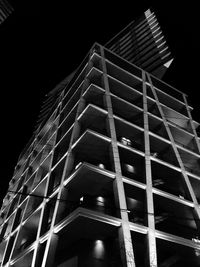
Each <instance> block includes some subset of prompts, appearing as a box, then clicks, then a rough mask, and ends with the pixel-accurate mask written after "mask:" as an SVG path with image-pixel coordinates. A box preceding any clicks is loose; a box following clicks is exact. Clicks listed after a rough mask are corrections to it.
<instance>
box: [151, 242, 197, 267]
mask: <svg viewBox="0 0 200 267" xmlns="http://www.w3.org/2000/svg"><path fill="white" fill-rule="evenodd" d="M156 244H157V257H158V266H161V267H162V266H163V267H164V266H181V267H188V266H191V267H198V266H200V257H199V251H200V248H199V249H197V248H193V247H191V245H192V244H191V242H189V241H188V242H187V245H180V244H177V243H175V242H170V241H167V240H163V239H159V238H157V240H156ZM194 245H195V244H194Z"/></svg>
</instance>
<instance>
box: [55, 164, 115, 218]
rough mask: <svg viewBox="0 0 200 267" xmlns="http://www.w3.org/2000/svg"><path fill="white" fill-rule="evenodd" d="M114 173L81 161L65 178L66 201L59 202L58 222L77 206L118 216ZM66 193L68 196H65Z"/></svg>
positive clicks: (64, 191) (64, 192)
mask: <svg viewBox="0 0 200 267" xmlns="http://www.w3.org/2000/svg"><path fill="white" fill-rule="evenodd" d="M114 177H115V176H114V173H112V172H108V171H107V170H105V169H103V168H101V167H97V166H94V165H91V164H88V163H81V164H79V165H78V167H77V168H76V169H75V170H74V172H73V173H72V174H71V176H70V177H69V178H68V179H66V180H65V182H64V184H65V188H64V189H63V198H64V199H65V201H64V202H60V203H59V209H58V217H57V220H56V221H57V222H59V221H60V220H62V219H65V218H66V217H67V216H68V215H69V214H71V213H72V212H73V211H74V210H76V209H77V208H80V207H82V208H86V209H90V210H93V211H95V212H100V213H103V214H108V215H111V216H117V209H116V207H115V201H114V194H113V180H114ZM65 195H66V197H65Z"/></svg>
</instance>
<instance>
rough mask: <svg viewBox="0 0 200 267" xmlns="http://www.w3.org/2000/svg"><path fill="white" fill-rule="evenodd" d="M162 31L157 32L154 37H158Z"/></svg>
mask: <svg viewBox="0 0 200 267" xmlns="http://www.w3.org/2000/svg"><path fill="white" fill-rule="evenodd" d="M161 33H162V32H161V31H160V32H159V33H157V34H156V35H154V37H153V38H156V37H158V36H159V35H160V34H161Z"/></svg>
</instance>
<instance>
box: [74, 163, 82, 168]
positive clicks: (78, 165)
mask: <svg viewBox="0 0 200 267" xmlns="http://www.w3.org/2000/svg"><path fill="white" fill-rule="evenodd" d="M81 164H82V162H81V161H80V162H79V163H78V164H77V165H76V167H75V170H77V169H78V168H79V167H80V165H81Z"/></svg>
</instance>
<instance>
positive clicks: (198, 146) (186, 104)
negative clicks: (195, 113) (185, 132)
mask: <svg viewBox="0 0 200 267" xmlns="http://www.w3.org/2000/svg"><path fill="white" fill-rule="evenodd" d="M183 99H184V102H185V106H186V109H187V113H188V117H189V119H190V125H191V128H192V131H193V134H194V138H195V141H196V144H197V148H198V151H199V153H200V143H199V140H198V136H197V132H196V130H195V127H194V123H193V119H192V116H191V112H190V109H189V106H188V102H187V98H186V96H185V95H183Z"/></svg>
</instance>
